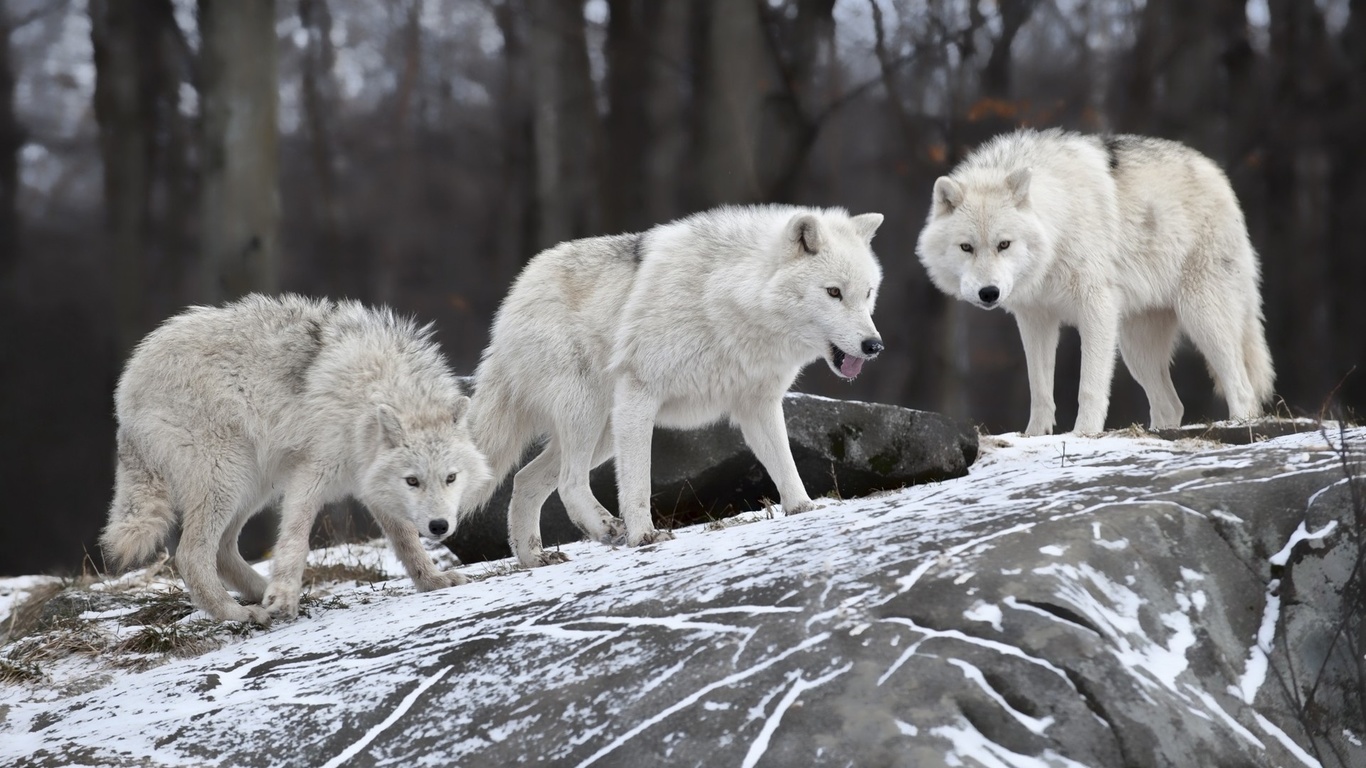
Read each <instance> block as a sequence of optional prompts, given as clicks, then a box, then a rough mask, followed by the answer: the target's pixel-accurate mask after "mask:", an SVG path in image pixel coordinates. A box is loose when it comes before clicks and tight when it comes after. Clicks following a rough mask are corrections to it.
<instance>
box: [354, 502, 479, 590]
mask: <svg viewBox="0 0 1366 768" xmlns="http://www.w3.org/2000/svg"><path fill="white" fill-rule="evenodd" d="M371 514H372V515H374V518H375V521H376V522H378V523H379V527H380V529H381V530H383V531H384V536H385V538H387V539H389V544H390V545H391V546H392V547H393V548H394V554H396V555H398V559H399V562H401V563H403V569H404V570H406V571H407V572H408V577H409V578H411V579H412V580H413V585H414V586H416V587H417V591H418V592H430V591H432V590H434V589H445V588H446V587H455V586H459V585H461V584H464V583H466V582H468V581H469V579H467V578H465V576H464V574H462V573H460V572H459V571H454V570H451V571H443V570H441V569H439V568H437V567H436V563H433V562H432V558H431V556H430V555H428V554H427V550H426V549H424V548H423V546H422V538H421V536H419V534H418V532H417V526H416V525H414V524H413V521H411V520H409V519H408V518H406V517H400V516H397V515H390V514H389V513H388V512H386V511H384V510H379V509H373V510H371Z"/></svg>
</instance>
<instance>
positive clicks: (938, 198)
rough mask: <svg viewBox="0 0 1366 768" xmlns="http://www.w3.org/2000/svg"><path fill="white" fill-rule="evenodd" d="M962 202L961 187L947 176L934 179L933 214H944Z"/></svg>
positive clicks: (950, 211)
mask: <svg viewBox="0 0 1366 768" xmlns="http://www.w3.org/2000/svg"><path fill="white" fill-rule="evenodd" d="M962 204H963V187H962V186H961V185H959V183H958V182H956V181H954V180H953V179H950V178H949V177H948V176H940V177H939V178H937V179H935V180H934V215H936V216H946V215H948V214H950V213H953V212H954V209H956V208H957V207H958V206H960V205H962Z"/></svg>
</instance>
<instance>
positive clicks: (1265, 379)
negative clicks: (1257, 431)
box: [1243, 307, 1276, 405]
mask: <svg viewBox="0 0 1366 768" xmlns="http://www.w3.org/2000/svg"><path fill="white" fill-rule="evenodd" d="M1243 359H1244V360H1245V361H1246V362H1247V377H1248V380H1250V381H1251V382H1252V393H1253V394H1254V395H1256V397H1257V402H1258V403H1260V404H1262V405H1265V404H1266V403H1267V402H1269V401H1270V400H1271V395H1272V386H1274V385H1275V383H1276V371H1275V369H1274V368H1272V365H1271V351H1270V350H1269V349H1267V346H1266V329H1265V328H1264V327H1263V319H1262V311H1261V308H1260V307H1258V308H1256V309H1254V310H1253V311H1252V312H1251V313H1250V316H1249V317H1248V320H1247V323H1246V324H1245V325H1244V326H1243Z"/></svg>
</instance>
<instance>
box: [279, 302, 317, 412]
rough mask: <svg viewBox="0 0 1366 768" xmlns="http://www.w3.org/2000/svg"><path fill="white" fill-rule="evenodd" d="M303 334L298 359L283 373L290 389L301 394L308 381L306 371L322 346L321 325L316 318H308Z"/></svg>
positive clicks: (311, 365)
mask: <svg viewBox="0 0 1366 768" xmlns="http://www.w3.org/2000/svg"><path fill="white" fill-rule="evenodd" d="M304 331H305V333H304V336H303V338H302V340H301V344H300V349H299V352H300V357H299V360H298V361H297V362H296V363H295V364H294V365H293V366H291V367H290V369H289V371H288V372H287V373H286V374H285V378H286V380H287V381H288V382H289V388H290V391H292V392H293V393H294V394H296V395H298V394H302V393H303V391H304V388H305V385H306V383H307V381H308V371H309V369H310V368H312V367H313V363H314V362H315V361H316V360H317V359H318V354H319V353H320V352H322V348H323V326H322V323H321V322H319V321H318V320H309V321H308V322H307V323H305V325H304Z"/></svg>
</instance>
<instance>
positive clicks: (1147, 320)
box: [1119, 309, 1185, 429]
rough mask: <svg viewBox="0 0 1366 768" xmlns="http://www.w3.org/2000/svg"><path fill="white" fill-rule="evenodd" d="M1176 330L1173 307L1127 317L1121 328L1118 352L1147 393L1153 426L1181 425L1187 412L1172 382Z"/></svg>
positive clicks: (1150, 423) (1162, 427) (1150, 419)
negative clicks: (1182, 417) (1182, 418)
mask: <svg viewBox="0 0 1366 768" xmlns="http://www.w3.org/2000/svg"><path fill="white" fill-rule="evenodd" d="M1176 331H1177V323H1176V313H1175V312H1174V311H1172V310H1170V309H1154V310H1149V311H1147V312H1140V313H1138V314H1136V315H1133V316H1132V317H1129V318H1126V319H1125V320H1124V321H1123V324H1122V326H1121V327H1120V331H1119V354H1120V356H1121V357H1123V358H1124V365H1125V366H1126V367H1128V369H1129V373H1131V374H1133V377H1134V380H1135V381H1137V382H1138V383H1139V384H1141V385H1142V386H1143V391H1144V392H1145V393H1147V395H1148V409H1149V417H1150V418H1149V426H1151V427H1152V428H1153V429H1171V428H1174V427H1179V426H1181V416H1182V414H1183V413H1185V408H1184V407H1183V406H1182V405H1181V398H1180V397H1179V396H1178V395H1177V394H1176V386H1175V385H1173V384H1172V348H1173V347H1174V346H1175V345H1176Z"/></svg>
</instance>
